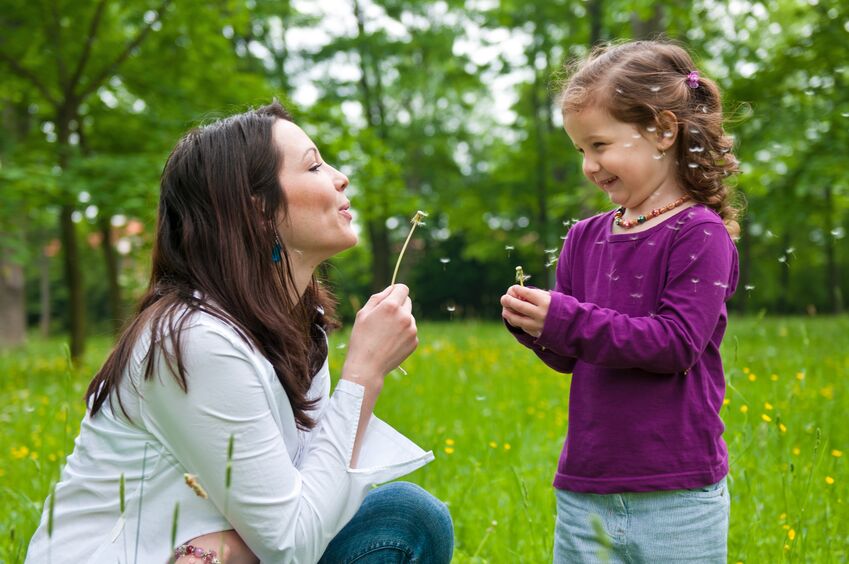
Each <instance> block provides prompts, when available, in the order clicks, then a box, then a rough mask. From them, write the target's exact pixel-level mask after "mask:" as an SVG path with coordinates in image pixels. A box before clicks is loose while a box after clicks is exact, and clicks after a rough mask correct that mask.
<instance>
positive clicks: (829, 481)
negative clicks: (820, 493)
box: [825, 476, 834, 486]
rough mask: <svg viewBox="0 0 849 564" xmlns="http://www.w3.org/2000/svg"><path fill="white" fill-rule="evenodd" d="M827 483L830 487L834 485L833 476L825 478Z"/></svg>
mask: <svg viewBox="0 0 849 564" xmlns="http://www.w3.org/2000/svg"><path fill="white" fill-rule="evenodd" d="M825 483H826V484H828V485H829V486H832V485H834V478H832V477H831V476H826V477H825Z"/></svg>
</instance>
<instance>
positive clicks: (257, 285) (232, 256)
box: [86, 101, 338, 428]
mask: <svg viewBox="0 0 849 564" xmlns="http://www.w3.org/2000/svg"><path fill="white" fill-rule="evenodd" d="M280 119H284V120H288V121H292V118H291V116H290V115H289V114H288V112H286V110H285V109H283V107H282V106H281V105H280V104H279V103H277V102H276V101H275V102H274V103H272V104H270V105H268V106H264V107H262V108H259V109H256V110H251V111H248V112H245V113H243V114H239V115H235V116H231V117H228V118H226V119H222V120H220V121H216V122H214V123H212V124H209V125H206V126H203V127H199V128H197V129H194V130H192V131H190V132H189V133H187V134H186V135H185V136H184V137H183V138H182V139H181V140H180V142H179V143H178V144H177V146H176V147H175V148H174V150H173V151H172V152H171V155H170V156H169V157H168V161H167V162H166V164H165V168H164V170H163V172H162V178H161V181H160V187H161V191H160V197H159V213H158V218H157V224H156V239H155V242H154V246H153V267H152V272H151V277H150V284H149V286H148V289H147V291H146V292H145V294H144V296H143V297H142V298H141V300H140V303H139V305H138V310H137V312H136V314H135V316H134V317H133V318H132V319H131V320H130V322H129V324H128V325H127V328H126V329H125V330H124V332H123V334H122V335H121V337H120V338H119V340H118V343H117V345H116V346H115V349H114V350H113V351H112V353H111V354H110V355H109V358H107V360H106V362H105V363H104V365H103V367H102V368H101V369H100V371H99V372H98V373H97V374H96V375H95V377H94V379H93V380H92V381H91V384H89V387H88V390H87V391H86V401H87V402H88V403H89V405H90V410H91V416H92V417H93V416H95V415H96V414H97V412H98V411H99V410H100V408H101V407H102V406H103V403H104V402H105V401H107V399H109V398H110V396H111V395H112V394H114V395H115V397H116V398H117V400H118V403H119V405H120V406H121V409H122V411H123V412H124V414H125V415H127V413H126V410H125V409H124V405H123V403H121V397H120V394H119V392H118V390H119V384H120V381H121V378H122V377H123V375H124V372H125V369H126V368H127V365H128V363H129V362H130V359H131V358H132V354H133V349H134V347H135V346H136V345H137V343H138V342H139V340H140V339H141V338H142V336H143V333H144V332H145V331H149V335H150V347H149V348H148V350H147V351H146V354H147V356H146V360H145V369H144V378H145V379H149V378H151V377H152V376H153V369H154V360H155V357H156V355H155V352H156V348H157V347H160V350H161V352H162V353H163V355H164V357H165V359H166V363H167V366H168V367H169V368H170V369H171V372H172V373H173V375H174V377H175V378H176V379H177V382H178V383H179V385H180V387H181V388H182V389H183V390H184V391H186V392H188V384H187V381H186V370H185V366H184V364H183V359H182V356H181V353H180V351H181V349H180V338H181V333H182V329H183V328H184V327H185V324H186V322H187V321H188V320H189V318H190V317H191V315H190V314H192V313H194V312H205V313H207V314H210V315H213V316H215V317H217V318H219V319H221V320H224V321H225V322H227V323H229V324H230V325H231V326H232V327H233V328H234V329H235V330H236V332H237V333H238V334H239V336H240V337H241V338H242V339H244V340H245V341H246V342H247V343H248V344H249V345H250V346H251V347H253V348H254V349H255V350H257V351H258V352H259V353H260V354H262V355H263V356H264V357H265V358H266V359H268V361H269V362H270V363H271V364H272V366H273V367H274V371H275V372H276V374H277V378H278V380H279V381H280V384H281V385H282V386H283V389H284V390H285V391H286V395H287V396H288V398H289V402H290V403H291V406H292V411H293V412H294V415H295V420H296V422H297V424H298V425H299V426H300V427H301V428H311V427H312V426H313V425H314V424H315V423H314V421H313V420H312V419H311V418H310V417H309V415H308V414H307V411H308V410H309V409H310V408H311V407H312V406H313V403H314V402H311V401H307V399H306V394H307V391H308V390H309V388H310V385H311V383H312V378H313V376H314V374H315V373H316V372H317V371H318V370H319V369H320V368H321V364H322V363H323V362H324V358H325V356H326V354H327V344H326V340H325V336H324V333H323V332H322V331H323V330H324V331H329V330H332V329H335V328H336V327H338V322H337V321H336V319H335V317H334V312H335V302H334V299H333V297H332V295H331V294H330V293H329V292H328V291H327V290H325V289H324V288H323V287H322V286H321V284H320V283H319V282H318V281H317V280H316V279H315V277H313V279H312V280H311V282H310V284H309V286H308V287H307V289H306V291H305V292H304V295H303V296H302V297H301V299H300V300H299V301H297V300H295V299H293V296H296V295H297V294H296V290H295V289H294V288H295V284H294V281H293V278H292V273H291V271H290V270H289V267H288V265H289V260H288V259H289V256H288V253H287V249H286V247H285V245H284V246H282V248H281V252H280V254H281V255H282V257H281V258H282V260H279V261H278V262H275V261H274V260H273V258H272V249H273V247H274V245H275V244H276V243H277V242H278V241H279V237H278V235H277V228H276V222H277V217H278V214H279V212H280V211H281V210H282V212H283V216H284V217H285V215H286V213H287V202H286V196H285V187H282V189H281V186H280V181H279V171H280V168H281V166H282V154H281V151H280V148H278V147H277V146H276V145H275V143H274V141H273V138H272V126H273V125H274V123H275V122H276V121H277V120H280ZM166 339H168V342H167V345H168V346H165V343H166Z"/></svg>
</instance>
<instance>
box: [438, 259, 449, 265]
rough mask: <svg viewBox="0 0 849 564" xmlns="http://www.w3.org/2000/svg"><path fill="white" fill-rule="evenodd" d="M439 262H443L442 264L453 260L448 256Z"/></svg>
mask: <svg viewBox="0 0 849 564" xmlns="http://www.w3.org/2000/svg"><path fill="white" fill-rule="evenodd" d="M439 262H441V263H442V264H448V263H449V262H451V259H450V258H448V257H442V258H441V259H439Z"/></svg>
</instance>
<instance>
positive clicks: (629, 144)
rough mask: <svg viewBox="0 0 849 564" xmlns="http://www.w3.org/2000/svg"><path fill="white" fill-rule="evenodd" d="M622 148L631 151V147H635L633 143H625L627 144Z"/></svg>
mask: <svg viewBox="0 0 849 564" xmlns="http://www.w3.org/2000/svg"><path fill="white" fill-rule="evenodd" d="M622 146H623V147H625V148H626V149H630V148H631V147H633V146H634V144H633V143H625V144H624V145H622Z"/></svg>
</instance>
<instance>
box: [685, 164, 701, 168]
mask: <svg viewBox="0 0 849 564" xmlns="http://www.w3.org/2000/svg"><path fill="white" fill-rule="evenodd" d="M687 166H688V167H689V168H699V163H687Z"/></svg>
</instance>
